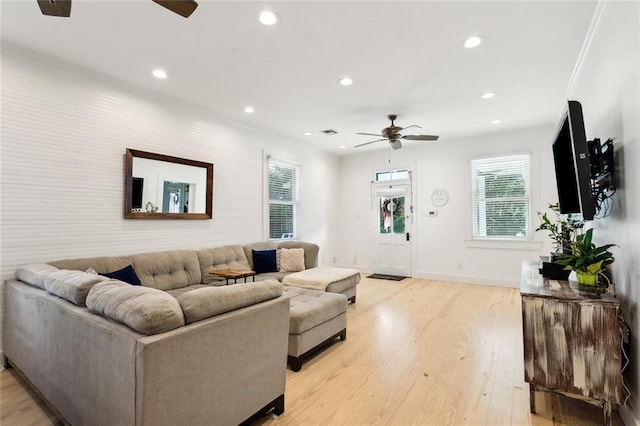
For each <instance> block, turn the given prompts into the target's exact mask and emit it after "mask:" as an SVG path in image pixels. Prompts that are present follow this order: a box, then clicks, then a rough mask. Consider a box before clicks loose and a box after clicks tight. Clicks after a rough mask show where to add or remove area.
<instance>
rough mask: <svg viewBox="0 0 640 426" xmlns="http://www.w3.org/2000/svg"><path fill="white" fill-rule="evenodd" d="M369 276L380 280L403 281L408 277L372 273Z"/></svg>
mask: <svg viewBox="0 0 640 426" xmlns="http://www.w3.org/2000/svg"><path fill="white" fill-rule="evenodd" d="M367 278H376V279H378V280H390V281H402V280H404V279H405V278H407V277H401V276H399V275H385V274H371V275H369V276H368V277H367Z"/></svg>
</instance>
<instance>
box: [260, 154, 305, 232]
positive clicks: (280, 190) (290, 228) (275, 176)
mask: <svg viewBox="0 0 640 426" xmlns="http://www.w3.org/2000/svg"><path fill="white" fill-rule="evenodd" d="M268 173H269V175H268V179H267V181H268V185H269V238H271V239H281V238H296V237H297V236H298V235H297V228H298V176H299V167H298V166H296V165H292V164H290V163H285V162H281V161H278V160H274V159H273V158H270V159H269V172H268Z"/></svg>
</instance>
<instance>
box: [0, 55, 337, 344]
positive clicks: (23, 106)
mask: <svg viewBox="0 0 640 426" xmlns="http://www.w3.org/2000/svg"><path fill="white" fill-rule="evenodd" d="M126 148H134V149H139V150H143V151H150V152H156V153H161V154H166V155H171V156H176V157H183V158H188V159H194V160H199V161H204V162H211V163H214V209H213V210H214V211H213V220H125V219H123V210H124V208H123V200H124V197H123V187H124V183H123V176H124V153H125V149H126ZM0 153H1V162H0V165H1V174H0V178H1V182H0V190H1V193H2V206H1V209H0V214H1V216H0V231H1V233H2V238H1V240H2V241H1V246H0V247H1V250H2V251H1V253H0V261H1V272H0V273H1V276H0V279H1V281H2V282H3V283H4V281H5V280H7V279H9V278H12V277H13V274H14V270H15V269H16V267H18V266H20V265H24V264H28V263H35V262H47V261H52V260H56V259H64V258H75V257H90V256H100V255H118V254H132V253H139V252H145V251H154V250H170V249H181V248H200V247H212V246H219V245H224V244H241V243H249V242H254V241H260V240H262V239H263V238H265V235H266V231H265V230H264V229H263V225H264V221H263V210H264V208H263V198H262V197H263V182H264V179H263V157H264V155H266V154H271V155H274V156H277V157H279V158H282V159H287V160H290V161H294V162H297V163H299V164H300V165H301V169H302V171H301V181H302V185H303V188H302V195H301V206H300V210H301V214H300V217H301V222H300V227H299V229H300V237H301V238H302V239H304V240H306V241H313V242H316V243H318V244H319V245H320V247H321V251H320V256H321V259H320V261H321V262H322V261H323V259H325V258H332V257H333V254H332V253H331V250H333V248H334V247H335V246H336V243H335V241H332V239H333V238H334V237H335V223H336V214H337V213H336V211H335V210H334V209H333V208H332V206H335V205H336V204H337V196H336V195H335V188H336V187H337V176H338V172H339V161H338V158H337V157H336V156H334V155H332V154H328V153H325V152H321V151H318V150H316V149H312V148H307V147H304V146H303V145H302V144H299V143H295V142H293V141H287V140H283V139H281V138H278V137H274V136H271V135H267V134H264V133H261V132H258V131H254V130H251V129H248V128H244V127H241V126H238V125H235V124H233V123H228V122H225V121H222V120H220V119H216V118H215V117H211V116H209V115H207V114H206V113H203V112H200V111H195V110H190V109H189V108H188V107H186V106H184V105H181V104H177V103H173V102H172V101H170V100H167V99H163V98H159V97H155V96H154V95H152V94H149V93H143V92H139V91H136V90H135V89H132V88H130V87H123V86H120V85H118V84H117V83H115V82H112V81H107V80H100V79H99V78H98V77H96V76H91V75H86V74H84V73H82V72H81V71H79V70H77V69H74V68H67V67H66V66H64V65H60V64H56V63H48V62H44V61H42V60H40V59H35V58H31V57H29V56H26V55H25V54H23V53H20V52H18V51H17V50H16V49H15V48H14V47H12V46H7V45H6V44H3V51H2V145H1V152H0ZM332 232H333V235H332ZM0 290H2V288H0ZM0 293H1V292H0ZM0 297H2V294H0ZM1 300H4V297H2V299H1ZM1 317H2V306H1V305H0V318H1ZM0 353H1V347H0Z"/></svg>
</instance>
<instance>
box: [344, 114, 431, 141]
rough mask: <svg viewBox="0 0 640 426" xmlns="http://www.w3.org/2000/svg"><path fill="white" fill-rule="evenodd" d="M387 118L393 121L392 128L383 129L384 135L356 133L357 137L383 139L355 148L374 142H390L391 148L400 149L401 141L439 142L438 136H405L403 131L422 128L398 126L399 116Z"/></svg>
mask: <svg viewBox="0 0 640 426" xmlns="http://www.w3.org/2000/svg"><path fill="white" fill-rule="evenodd" d="M387 117H388V118H389V120H391V126H389V127H385V128H384V129H382V134H380V135H378V134H376V133H356V134H357V135H366V136H380V137H382V139H376V140H375V141H371V142H365V143H361V144H360V145H356V146H355V148H358V147H360V146H365V145H369V144H371V143H374V142H380V141H389V143H390V144H391V148H393V149H400V148H402V142H400V140H401V139H404V140H408V141H437V140H438V136H433V135H403V134H402V133H401V132H402V131H403V130H406V129H409V128H411V127H417V128H419V129H421V128H422V127H420V126H418V125H415V124H412V125H410V126H407V127H400V126H396V125H395V124H394V123H393V122H394V121H395V119H396V118H398V116H397V115H395V114H390V115H388V116H387Z"/></svg>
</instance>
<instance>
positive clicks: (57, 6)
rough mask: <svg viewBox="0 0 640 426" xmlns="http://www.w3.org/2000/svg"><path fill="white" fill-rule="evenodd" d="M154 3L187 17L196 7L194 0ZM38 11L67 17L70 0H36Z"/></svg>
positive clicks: (168, 0)
mask: <svg viewBox="0 0 640 426" xmlns="http://www.w3.org/2000/svg"><path fill="white" fill-rule="evenodd" d="M152 1H153V2H154V3H157V4H159V5H160V6H162V7H164V8H166V9H169V10H170V11H172V12H174V13H177V14H178V15H180V16H182V17H185V18H188V17H189V16H191V14H192V13H193V11H194V10H196V8H197V7H198V3H196V2H195V1H194V0H152ZM37 2H38V6H40V12H42V14H43V15H46V16H58V17H61V18H68V17H70V16H71V0H37Z"/></svg>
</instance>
